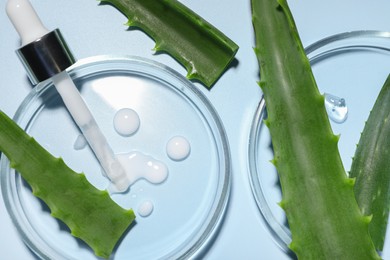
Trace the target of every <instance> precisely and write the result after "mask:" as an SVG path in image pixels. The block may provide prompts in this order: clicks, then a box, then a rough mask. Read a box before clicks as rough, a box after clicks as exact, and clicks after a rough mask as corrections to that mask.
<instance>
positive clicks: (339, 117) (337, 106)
mask: <svg viewBox="0 0 390 260" xmlns="http://www.w3.org/2000/svg"><path fill="white" fill-rule="evenodd" d="M324 96H325V108H326V111H327V112H328V116H329V118H330V119H331V120H332V121H333V122H335V123H338V124H341V123H344V122H345V120H347V117H348V107H347V104H346V102H345V99H344V98H340V97H337V96H335V95H332V94H328V93H325V94H324Z"/></svg>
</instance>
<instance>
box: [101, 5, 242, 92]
mask: <svg viewBox="0 0 390 260" xmlns="http://www.w3.org/2000/svg"><path fill="white" fill-rule="evenodd" d="M101 2H103V3H110V4H111V5H113V6H114V7H116V8H117V9H118V10H119V11H121V12H122V13H123V14H124V15H126V16H127V18H128V23H127V25H128V26H130V27H137V28H140V29H141V30H143V31H144V32H145V33H147V34H148V35H149V36H150V37H152V38H153V39H154V41H155V42H156V45H155V48H154V50H155V51H157V52H166V53H168V54H170V55H171V56H172V57H173V58H174V59H176V60H177V61H178V62H179V63H181V64H182V65H183V66H184V67H185V68H186V69H187V78H189V79H195V80H199V81H201V82H202V83H203V84H204V85H205V86H206V87H208V88H211V87H212V86H213V84H214V83H215V82H216V81H217V80H218V78H219V77H220V76H221V75H222V74H223V72H224V71H225V70H226V69H227V67H228V65H229V64H230V63H231V61H232V60H233V58H234V56H235V54H236V52H237V51H238V46H237V44H235V43H234V42H233V41H232V40H230V39H229V38H228V37H227V36H226V35H224V34H223V33H222V32H221V31H219V30H218V29H216V28H215V27H214V26H213V25H211V24H210V23H208V22H207V21H206V20H204V19H203V18H201V17H200V16H199V15H197V14H196V13H195V12H193V11H192V10H190V9H189V8H188V7H186V6H185V5H183V4H181V3H180V2H178V1H176V0H102V1H101Z"/></svg>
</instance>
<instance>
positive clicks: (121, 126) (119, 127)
mask: <svg viewBox="0 0 390 260" xmlns="http://www.w3.org/2000/svg"><path fill="white" fill-rule="evenodd" d="M139 125H140V119H139V116H138V114H137V112H135V111H134V110H133V109H130V108H122V109H120V110H118V111H117V112H116V114H115V116H114V128H115V130H116V131H117V132H118V134H120V135H122V136H130V135H132V134H134V133H135V132H136V131H137V130H138V128H139Z"/></svg>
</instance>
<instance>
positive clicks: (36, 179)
mask: <svg viewBox="0 0 390 260" xmlns="http://www.w3.org/2000/svg"><path fill="white" fill-rule="evenodd" d="M0 151H1V152H3V154H4V155H5V156H7V158H9V159H10V160H11V161H12V162H13V163H12V166H14V167H15V169H16V170H17V171H18V172H19V173H20V174H21V176H22V177H23V179H24V180H25V181H26V182H27V183H28V184H29V185H30V186H31V187H32V190H33V194H34V195H36V196H37V197H38V198H40V199H41V200H42V201H43V202H45V203H46V204H47V206H48V207H49V209H50V211H51V215H52V216H53V217H55V218H57V219H59V220H61V221H62V222H64V223H65V224H66V225H67V226H68V227H69V228H70V230H71V234H73V235H74V236H76V237H78V238H80V239H81V240H83V241H84V242H86V243H87V244H88V245H89V246H90V247H91V248H92V249H93V251H94V252H95V254H96V255H97V256H99V257H103V258H108V257H109V256H110V255H111V254H112V252H113V250H114V248H115V246H116V244H117V243H118V241H119V240H120V238H121V237H122V236H123V235H124V233H125V232H126V231H127V230H128V229H129V227H130V225H131V223H132V222H133V220H134V219H135V215H134V212H133V211H132V210H125V209H123V208H121V207H120V206H119V205H118V204H116V203H115V202H114V201H113V200H112V199H111V198H110V196H109V195H108V192H107V191H101V190H98V189H96V188H95V187H94V186H93V185H91V184H90V183H89V182H88V181H87V179H86V177H85V175H84V174H82V173H80V174H79V173H76V172H74V171H73V170H72V169H70V168H69V167H68V166H67V165H66V164H65V163H64V161H63V160H62V158H55V157H54V156H52V155H51V154H50V153H49V152H48V151H46V150H45V149H44V148H43V147H42V146H40V145H39V144H38V143H37V142H36V141H35V140H34V139H33V138H31V137H30V136H28V135H27V134H26V133H25V132H24V130H23V129H21V128H20V127H19V126H18V125H17V124H16V123H15V122H14V121H13V120H12V119H10V118H9V117H8V116H7V115H6V114H5V113H4V112H2V111H0Z"/></svg>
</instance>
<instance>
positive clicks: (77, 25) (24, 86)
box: [0, 0, 390, 260]
mask: <svg viewBox="0 0 390 260" xmlns="http://www.w3.org/2000/svg"><path fill="white" fill-rule="evenodd" d="M31 2H32V3H33V5H34V7H35V9H36V10H37V12H38V13H39V15H40V17H41V19H42V21H43V22H44V24H45V25H46V26H47V28H48V29H54V28H57V27H58V28H60V29H61V31H62V33H63V35H64V36H65V38H66V39H67V42H68V44H69V45H70V46H71V49H72V51H73V53H74V55H75V56H76V58H77V59H81V58H85V57H89V56H94V55H101V54H130V55H138V56H142V57H146V58H150V59H153V60H156V61H158V62H161V63H164V64H166V65H168V66H170V67H171V68H173V69H175V70H176V71H178V72H179V73H181V74H183V75H185V74H186V71H185V70H184V68H183V67H182V66H181V65H179V64H178V63H177V62H176V61H174V60H173V59H172V58H171V57H170V56H168V55H165V54H160V55H153V53H152V51H151V49H152V48H153V47H154V43H153V41H152V40H151V39H150V38H149V37H148V36H146V35H145V34H144V33H142V32H141V31H138V30H131V31H128V30H127V28H126V26H124V25H123V24H124V23H125V22H126V18H125V17H124V16H123V15H122V14H121V13H120V12H118V11H117V10H116V9H115V8H113V7H111V6H109V5H103V6H99V4H98V2H97V1H95V0H62V1H59V0H32V1H31ZM181 2H182V3H184V4H185V5H187V6H188V7H190V8H191V9H192V10H194V11H195V12H197V13H198V14H199V15H201V16H202V17H203V18H205V19H206V20H208V21H209V22H210V23H212V24H213V25H215V26H216V27H217V28H219V29H220V30H221V31H223V32H224V33H225V34H226V35H227V36H229V37H230V38H231V39H232V40H234V41H235V42H236V43H237V44H238V45H239V46H240V49H239V51H238V53H237V56H236V58H237V60H238V62H239V63H238V66H237V67H235V68H230V69H229V70H228V71H227V72H226V73H225V74H224V75H223V77H222V78H220V80H219V81H218V82H217V84H216V85H215V86H214V87H213V89H212V90H211V91H208V90H206V89H205V88H204V87H202V86H201V85H199V84H197V83H196V85H198V86H199V88H200V89H201V90H202V92H204V93H205V95H206V96H207V97H208V98H209V99H210V101H211V102H212V103H213V105H214V106H215V108H216V110H217V111H218V113H219V115H220V117H221V118H222V121H223V123H224V125H225V128H226V131H227V134H228V138H229V141H230V147H231V153H232V158H233V186H232V192H231V200H230V204H229V207H228V212H227V216H226V220H225V222H224V225H223V227H222V230H221V232H220V233H219V236H218V238H217V240H216V242H215V243H214V244H213V246H212V248H211V250H210V251H209V252H208V254H207V255H206V257H207V259H288V257H287V256H286V255H285V254H284V253H283V252H282V251H281V250H280V249H279V248H278V246H277V245H276V244H275V243H274V242H273V240H272V237H271V235H270V233H269V231H268V230H267V229H266V227H265V224H264V222H263V219H262V217H261V215H260V213H259V211H258V208H257V206H256V205H255V202H254V199H253V197H252V194H251V190H250V186H249V180H248V169H247V147H248V136H249V130H250V125H251V120H252V117H253V115H254V112H255V110H256V107H257V104H258V102H259V100H260V96H261V92H260V89H259V88H258V86H257V84H256V81H257V80H258V66H257V61H256V58H255V56H254V54H253V50H252V47H253V45H254V40H253V38H254V37H253V31H252V24H251V10H250V1H249V0H245V1H234V0H196V1H195V0H182V1H181ZM288 2H289V5H290V8H291V10H292V13H293V15H294V18H295V21H296V24H297V27H298V30H299V32H300V35H301V39H302V42H303V44H304V46H307V45H309V44H311V43H313V42H315V41H317V40H320V39H321V38H324V37H327V36H330V35H332V34H335V33H341V32H346V31H352V30H363V29H371V30H383V31H390V15H389V10H390V1H387V0H328V1H324V0H300V1H298V0H291V1H288ZM0 3H1V5H0V10H1V12H0V109H1V110H3V111H4V112H5V113H6V114H8V115H9V116H13V115H14V113H15V111H16V109H17V107H18V106H19V104H20V103H21V101H22V100H23V99H24V97H25V96H26V95H27V94H28V93H29V91H30V90H31V85H30V83H29V81H28V80H27V78H26V76H25V72H24V70H23V68H22V65H21V64H20V62H19V60H18V59H17V57H16V55H15V53H14V50H15V49H17V48H18V47H19V45H20V41H19V37H18V35H17V33H16V31H15V30H14V29H13V27H12V25H11V23H10V22H9V20H8V18H7V16H6V14H5V11H4V9H5V4H6V1H5V0H0ZM0 196H1V195H0ZM0 252H1V257H0V259H26V260H28V259H34V256H33V255H32V254H31V253H30V251H29V250H28V249H27V247H26V246H25V245H24V244H23V242H22V241H21V239H20V237H19V235H18V234H17V232H16V229H15V228H14V226H13V224H12V222H11V220H10V218H9V216H8V213H7V211H6V209H5V207H4V203H3V200H2V198H1V199H0Z"/></svg>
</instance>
